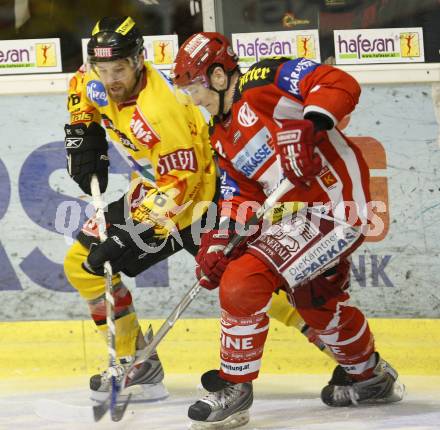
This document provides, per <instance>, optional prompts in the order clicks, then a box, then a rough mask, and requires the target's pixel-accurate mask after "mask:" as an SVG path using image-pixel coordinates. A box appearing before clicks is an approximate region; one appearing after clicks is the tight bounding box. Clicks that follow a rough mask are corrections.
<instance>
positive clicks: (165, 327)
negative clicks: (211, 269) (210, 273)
mask: <svg viewBox="0 0 440 430" xmlns="http://www.w3.org/2000/svg"><path fill="white" fill-rule="evenodd" d="M293 187H294V186H293V184H292V183H291V182H290V181H288V180H287V179H284V180H283V181H282V182H281V184H280V185H279V186H278V188H276V189H275V190H274V191H273V192H272V194H270V196H269V197H268V198H267V199H266V200H265V201H264V203H263V205H262V206H261V207H260V208H259V209H258V211H257V212H256V213H255V214H254V215H252V217H251V218H250V219H249V220H248V221H247V222H246V224H245V226H244V229H243V231H247V230H248V228H249V227H250V226H252V225H256V224H257V223H258V222H259V221H260V220H261V219H262V218H263V216H264V215H265V214H266V212H267V211H268V210H269V209H271V208H272V207H273V206H274V205H275V204H276V203H277V202H278V200H279V199H280V198H281V197H282V196H283V195H284V194H285V193H287V192H288V191H290V190H291V189H292V188H293ZM244 237H245V236H243V235H240V234H239V233H235V234H234V236H233V237H232V239H231V240H230V242H229V243H228V245H227V246H226V248H225V249H224V251H223V252H224V254H225V255H229V254H230V253H231V252H232V250H233V249H234V248H235V247H236V246H237V245H238V244H240V242H241V241H242V240H243V238H244ZM201 288H202V286H201V285H200V283H199V282H196V283H195V284H194V285H193V287H192V288H191V289H190V290H188V292H187V293H186V294H185V295H184V296H183V298H182V300H181V301H180V302H179V303H178V304H177V306H176V307H175V308H174V310H173V311H172V312H171V314H170V316H169V317H168V318H167V319H166V320H165V322H164V323H163V324H162V326H161V327H160V328H159V330H158V331H157V333H156V335H155V336H154V338H153V339H152V341H151V342H150V343H149V344H148V345H147V346H146V347H145V348H144V349H143V350H142V351H141V352H140V354H139V356H138V358H137V359H136V360H135V361H134V362H133V363H132V365H131V366H130V367H129V368H128V369H127V371H126V373H125V376H124V378H123V380H122V384H121V391H120V392H122V391H123V390H124V388H125V387H127V386H128V385H129V384H130V382H131V381H132V380H133V377H134V375H135V374H136V371H137V369H138V367H139V366H140V365H141V364H142V363H144V362H145V361H147V360H148V358H149V357H150V356H151V355H152V354H153V352H154V350H155V349H156V347H157V345H158V344H159V343H160V342H161V341H162V339H163V338H164V337H165V336H166V335H167V333H168V332H169V331H170V330H171V328H172V327H173V326H174V324H175V323H176V321H177V320H178V319H179V318H180V316H181V315H182V313H183V312H184V311H185V310H186V308H187V307H188V306H189V305H190V303H191V302H192V301H193V300H194V298H195V297H196V296H197V295H198V293H199V292H200V290H201ZM107 404H108V405H109V402H107ZM116 412H122V413H121V414H120V415H119V416H116V417H115V418H116V419H114V421H119V420H121V419H122V417H123V415H124V412H125V409H124V410H119V411H116ZM104 413H105V412H104Z"/></svg>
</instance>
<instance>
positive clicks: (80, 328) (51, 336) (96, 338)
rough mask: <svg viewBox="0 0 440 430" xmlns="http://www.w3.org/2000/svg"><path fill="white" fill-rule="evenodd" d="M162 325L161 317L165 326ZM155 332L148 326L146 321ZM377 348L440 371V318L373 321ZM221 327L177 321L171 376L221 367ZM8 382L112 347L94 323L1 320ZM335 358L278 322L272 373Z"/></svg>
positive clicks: (80, 362)
mask: <svg viewBox="0 0 440 430" xmlns="http://www.w3.org/2000/svg"><path fill="white" fill-rule="evenodd" d="M162 322H163V321H162V320H153V321H152V324H153V328H154V329H155V330H157V329H158V327H159V326H160V324H162ZM141 324H142V327H143V328H144V329H145V327H147V321H146V320H142V321H141ZM370 325H371V328H372V331H373V333H374V334H375V338H376V345H377V348H378V350H379V351H380V352H381V354H382V355H383V356H384V357H386V359H387V360H389V361H390V362H391V363H392V364H393V365H394V366H395V367H396V368H397V369H398V370H399V372H400V373H401V374H415V375H435V374H437V375H438V374H440V347H439V345H440V320H439V319H437V320H430V319H370ZM219 333H220V330H219V322H218V320H216V319H186V320H180V321H178V322H177V323H176V325H175V326H174V328H173V329H172V330H171V331H170V332H169V333H168V335H167V337H166V338H165V339H164V341H163V342H162V343H161V344H160V346H159V354H160V357H161V359H162V361H163V364H164V367H165V372H166V373H200V372H203V371H205V370H207V369H210V368H216V367H218V363H219V361H218V351H219V340H218V339H219ZM0 339H1V343H2V347H1V349H0V363H1V364H0V378H2V379H5V378H7V379H10V378H17V379H21V378H28V377H45V376H47V377H51V378H53V377H58V376H63V377H68V376H69V377H71V376H72V377H73V376H80V375H90V374H93V373H95V372H97V371H102V370H103V369H104V368H105V367H106V365H107V362H108V359H107V352H106V347H105V342H104V341H103V339H102V338H101V335H100V334H98V332H97V330H96V328H95V327H94V324H93V323H92V322H90V321H45V322H42V321H38V322H13V323H6V322H3V323H0ZM333 367H334V363H333V362H332V360H331V359H329V358H328V357H327V356H325V355H324V354H323V353H321V352H319V351H318V350H317V349H316V348H315V346H313V345H311V344H309V343H308V342H307V340H306V339H305V338H304V336H303V335H301V334H300V333H299V332H298V331H297V330H295V329H293V328H288V327H285V326H283V325H281V324H280V323H279V322H278V321H271V328H270V333H269V337H268V341H267V344H266V349H265V355H264V358H263V367H262V371H263V372H264V373H278V374H289V373H298V374H300V373H329V372H331V370H332V369H333Z"/></svg>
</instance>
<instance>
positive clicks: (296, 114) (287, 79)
mask: <svg viewBox="0 0 440 430" xmlns="http://www.w3.org/2000/svg"><path fill="white" fill-rule="evenodd" d="M359 95H360V87H359V85H358V83H357V82H356V80H355V79H353V78H352V77H351V76H350V75H349V74H347V73H345V72H343V71H342V70H340V69H337V68H335V67H332V66H328V65H323V64H318V63H315V62H313V61H311V60H308V59H305V58H298V59H295V60H289V59H286V58H277V59H268V60H264V61H261V62H258V63H256V64H254V65H253V66H252V67H251V68H250V69H249V71H248V72H246V73H245V74H244V75H243V76H241V77H240V78H239V81H238V83H237V87H236V91H235V95H234V102H233V105H232V109H231V115H229V116H228V118H227V119H226V120H224V121H223V122H215V123H213V124H212V125H211V144H212V146H213V148H214V149H215V151H216V152H217V153H218V155H219V166H220V168H221V175H222V176H221V183H222V200H221V203H223V204H224V202H225V201H230V202H231V203H232V207H233V210H232V217H233V218H236V217H237V209H238V206H239V204H240V203H242V202H245V201H249V200H251V201H257V202H259V203H262V202H263V201H264V200H265V198H266V196H267V195H268V194H270V193H271V192H272V190H274V189H275V188H276V187H277V186H278V184H279V183H280V181H281V180H282V179H283V177H284V175H283V170H282V168H281V164H280V160H279V157H278V158H277V155H276V150H275V148H274V145H276V143H275V142H274V136H275V132H276V131H277V130H279V125H280V121H282V120H285V119H299V120H302V119H304V116H305V115H306V114H307V113H309V112H317V113H320V114H324V115H326V116H327V117H328V118H329V120H330V121H331V122H333V124H334V127H333V128H332V129H331V130H329V131H327V132H324V135H325V136H324V139H323V140H321V141H320V143H319V144H318V145H317V147H316V152H317V153H318V154H319V155H320V157H321V159H322V164H323V168H322V170H321V172H320V173H319V175H317V176H316V177H315V179H313V180H312V181H311V182H310V188H309V189H308V190H304V189H299V188H295V189H294V190H292V191H290V192H289V193H287V194H286V195H285V196H284V198H283V201H286V202H288V201H300V202H306V203H308V204H310V205H313V204H316V203H318V202H321V203H331V204H332V207H333V208H334V209H333V215H334V216H335V217H337V218H339V219H344V220H349V222H351V223H352V224H353V225H361V224H366V223H367V221H368V220H367V218H368V216H367V204H368V202H369V199H370V196H369V189H368V184H369V171H368V167H367V165H366V163H365V161H364V159H363V157H362V155H361V153H360V151H359V150H358V149H357V148H356V147H355V146H354V145H353V144H352V143H351V142H350V141H349V140H348V139H347V138H346V137H345V136H344V135H343V134H342V133H341V132H340V131H339V130H338V128H337V124H338V123H339V122H340V121H341V120H342V119H343V118H344V116H346V115H348V114H349V113H351V112H352V111H353V109H354V107H355V106H356V104H357V102H358V100H359ZM353 202H354V203H355V210H354V212H355V213H353ZM231 203H229V204H231ZM349 208H352V209H349ZM356 208H357V209H356ZM247 215H249V212H248V214H247Z"/></svg>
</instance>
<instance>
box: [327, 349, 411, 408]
mask: <svg viewBox="0 0 440 430" xmlns="http://www.w3.org/2000/svg"><path fill="white" fill-rule="evenodd" d="M375 354H376V360H377V364H376V367H375V368H374V370H373V375H374V376H373V377H371V378H370V379H367V380H365V381H359V382H355V381H354V380H353V379H352V378H351V377H350V375H349V374H348V373H347V372H345V370H344V369H343V368H342V367H341V366H337V367H336V368H335V370H334V371H333V375H332V379H331V380H330V382H329V383H328V385H326V386H325V387H324V388H323V389H322V391H321V400H322V401H323V402H324V403H325V404H327V405H329V406H350V405H358V404H372V403H393V402H398V401H400V400H402V398H403V396H404V394H405V386H404V385H403V384H401V383H400V382H399V381H398V379H397V377H398V375H397V372H396V371H395V370H394V369H393V368H392V367H391V365H390V364H389V363H387V362H386V361H385V360H383V359H382V358H380V356H379V354H378V353H375Z"/></svg>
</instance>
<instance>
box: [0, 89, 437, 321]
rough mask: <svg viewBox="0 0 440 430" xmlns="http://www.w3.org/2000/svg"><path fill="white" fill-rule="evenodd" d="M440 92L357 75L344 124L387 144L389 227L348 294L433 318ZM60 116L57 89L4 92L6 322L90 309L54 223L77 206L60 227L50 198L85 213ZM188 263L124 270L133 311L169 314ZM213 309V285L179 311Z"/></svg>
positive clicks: (371, 247)
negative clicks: (72, 278) (69, 275)
mask: <svg viewBox="0 0 440 430" xmlns="http://www.w3.org/2000/svg"><path fill="white" fill-rule="evenodd" d="M4 85H5V81H2V86H3V87H4ZM438 93H439V91H438V86H437V84H432V83H429V82H426V83H418V84H417V83H407V84H404V83H402V84H386V85H384V84H364V85H363V93H362V97H361V101H360V103H359V106H358V108H357V110H356V111H355V113H354V114H353V115H352V117H351V120H350V123H349V125H348V127H347V128H346V130H345V131H346V134H347V135H348V136H353V137H357V138H359V137H362V138H365V137H374V138H375V139H376V140H377V141H378V142H379V144H380V145H382V146H383V148H384V150H385V153H386V168H380V169H373V170H372V171H371V174H372V176H373V177H379V178H382V179H381V184H382V186H383V185H384V184H385V187H386V189H387V193H388V209H389V212H388V217H389V229H388V232H387V234H386V236H385V237H384V238H383V239H382V240H380V241H378V242H368V243H366V244H365V245H364V246H362V247H361V249H360V250H358V252H356V254H355V255H354V258H353V263H354V265H353V268H354V270H353V283H352V296H353V299H354V302H356V303H357V304H359V305H360V306H361V307H362V309H364V310H365V311H366V313H367V314H368V315H369V316H373V317H420V318H427V317H429V318H438V317H440V284H439V283H438V279H439V278H440V265H439V264H438V262H439V250H440V247H439V245H438V244H439V243H440V229H439V228H438V222H439V220H440V181H439V179H440V172H439V169H440V146H439V128H438V117H437V114H436V105H437V104H438V103H439V102H438V100H437V98H438ZM67 120H68V115H67V112H66V97H65V96H64V95H63V94H59V93H55V94H35V95H28V96H26V95H1V96H0V129H1V131H2V132H1V143H0V148H1V150H0V267H1V270H0V297H1V300H2V302H3V306H1V308H0V320H3V321H17V320H22V321H23V320H56V319H67V320H71V319H84V318H88V312H87V309H86V306H85V304H84V303H83V302H82V300H81V299H80V298H79V296H78V295H77V294H76V293H75V292H74V291H73V289H72V288H71V287H70V286H69V285H68V284H67V281H66V280H65V277H64V274H63V269H62V262H63V257H64V254H65V252H66V250H67V247H68V243H67V242H68V239H66V238H65V237H63V235H62V234H60V233H59V232H57V231H56V227H57V228H58V230H62V229H65V230H67V231H69V232H70V234H72V233H73V232H74V230H77V228H78V227H79V225H80V223H79V221H80V220H78V219H75V217H74V216H72V217H70V220H69V222H70V224H69V223H66V225H64V227H63V225H62V224H59V225H57V226H56V213H57V209H58V210H62V209H63V208H65V207H66V205H67V206H69V205H73V206H74V207H75V208H76V209H79V213H80V214H81V220H83V219H84V217H85V207H86V203H87V202H86V201H85V200H83V199H80V198H79V197H81V191H80V189H79V188H78V187H77V185H76V184H75V183H74V182H73V181H72V180H71V179H70V178H69V177H68V175H67V173H66V170H65V153H64V149H63V138H64V131H63V127H64V124H65V123H66V121H67ZM361 140H362V139H361ZM380 145H379V146H380ZM110 157H111V170H110V173H111V175H110V186H109V191H108V192H107V193H106V200H107V201H112V200H114V199H117V198H118V197H119V196H120V195H121V194H122V193H123V192H124V190H125V187H126V185H127V184H128V176H127V173H128V167H127V166H125V165H124V162H123V160H122V159H121V157H120V156H119V155H118V154H117V152H116V151H115V150H114V149H113V148H112V149H111V153H110ZM383 161H385V160H383ZM382 191H383V190H382ZM66 201H70V202H74V203H66ZM60 205H61V206H60ZM74 215H75V214H74ZM193 266H194V264H193V259H192V257H191V256H190V255H189V254H186V253H185V251H182V252H180V253H179V254H177V255H176V256H174V257H172V258H170V259H169V260H168V261H167V262H164V263H161V264H160V265H158V266H156V267H155V268H153V269H150V271H149V273H145V274H143V275H142V276H141V277H139V279H136V280H128V281H127V283H128V284H129V285H130V287H131V290H132V292H133V293H134V300H135V306H136V309H137V311H138V313H139V314H140V316H141V317H146V316H148V317H159V318H160V317H165V316H167V315H168V314H169V312H170V310H171V306H173V305H174V304H176V303H177V302H178V301H179V300H180V298H181V297H182V295H183V294H184V292H185V291H186V290H187V288H188V287H190V286H191V285H192V284H193V282H194V280H195V278H194V275H193ZM217 315H218V307H217V299H216V293H215V292H205V291H203V292H202V293H201V294H200V295H199V297H198V298H197V300H196V301H195V303H193V304H192V305H191V306H190V308H189V309H188V311H187V312H186V316H189V317H215V316H217Z"/></svg>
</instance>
